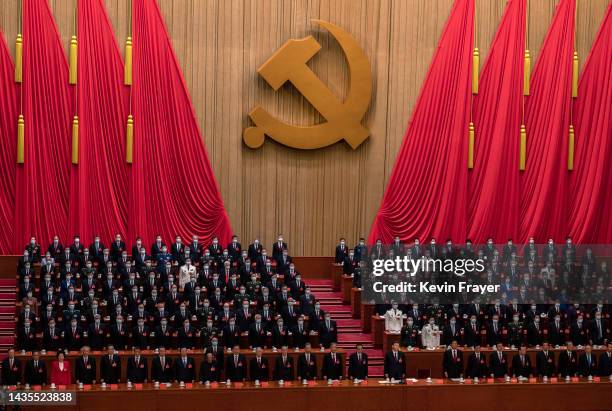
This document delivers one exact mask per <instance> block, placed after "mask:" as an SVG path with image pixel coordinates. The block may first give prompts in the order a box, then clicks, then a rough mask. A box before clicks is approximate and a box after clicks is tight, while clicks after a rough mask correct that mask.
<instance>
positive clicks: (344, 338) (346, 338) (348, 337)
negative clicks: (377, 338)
mask: <svg viewBox="0 0 612 411" xmlns="http://www.w3.org/2000/svg"><path fill="white" fill-rule="evenodd" d="M372 341H374V336H372V334H364V333H340V334H338V342H354V343H358V342H369V343H371V342H372Z"/></svg>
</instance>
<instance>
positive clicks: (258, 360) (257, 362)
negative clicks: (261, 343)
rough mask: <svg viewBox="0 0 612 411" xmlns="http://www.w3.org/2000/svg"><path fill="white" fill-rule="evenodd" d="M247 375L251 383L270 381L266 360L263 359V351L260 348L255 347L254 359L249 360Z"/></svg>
mask: <svg viewBox="0 0 612 411" xmlns="http://www.w3.org/2000/svg"><path fill="white" fill-rule="evenodd" d="M249 374H250V377H251V381H268V380H269V379H270V367H269V366H268V359H267V358H264V357H263V349H262V348H261V347H257V349H256V350H255V357H253V358H251V361H250V363H249Z"/></svg>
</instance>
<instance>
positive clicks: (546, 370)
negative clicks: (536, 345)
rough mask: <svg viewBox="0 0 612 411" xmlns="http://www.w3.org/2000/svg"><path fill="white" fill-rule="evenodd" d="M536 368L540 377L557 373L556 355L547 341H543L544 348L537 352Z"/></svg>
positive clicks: (548, 376) (547, 376)
mask: <svg viewBox="0 0 612 411" xmlns="http://www.w3.org/2000/svg"><path fill="white" fill-rule="evenodd" d="M536 370H537V373H538V376H539V377H546V378H550V377H552V376H553V375H555V373H556V368H555V355H554V353H552V352H551V351H550V344H548V342H546V341H544V342H543V343H542V350H541V351H538V353H537V354H536Z"/></svg>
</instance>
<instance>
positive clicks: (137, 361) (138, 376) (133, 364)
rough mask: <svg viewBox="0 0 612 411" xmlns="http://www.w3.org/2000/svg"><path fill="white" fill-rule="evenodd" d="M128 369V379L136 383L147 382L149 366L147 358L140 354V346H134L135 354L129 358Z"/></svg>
mask: <svg viewBox="0 0 612 411" xmlns="http://www.w3.org/2000/svg"><path fill="white" fill-rule="evenodd" d="M126 371H127V373H126V375H127V380H128V381H130V382H132V383H136V384H142V383H146V382H147V378H148V375H149V367H148V364H147V359H146V358H143V357H142V356H141V355H140V347H138V346H135V347H134V356H132V357H130V358H128V361H127V370H126Z"/></svg>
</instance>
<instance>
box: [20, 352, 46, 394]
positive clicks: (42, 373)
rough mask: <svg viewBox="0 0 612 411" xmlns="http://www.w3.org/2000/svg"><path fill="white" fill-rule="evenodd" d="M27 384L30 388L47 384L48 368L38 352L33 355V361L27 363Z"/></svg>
mask: <svg viewBox="0 0 612 411" xmlns="http://www.w3.org/2000/svg"><path fill="white" fill-rule="evenodd" d="M25 383H26V384H29V385H30V386H34V385H42V386H44V385H46V384H47V366H46V365H45V362H44V361H43V360H41V359H40V352H39V351H38V350H36V351H34V352H33V353H32V359H30V360H29V361H28V362H27V363H26V367H25Z"/></svg>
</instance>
